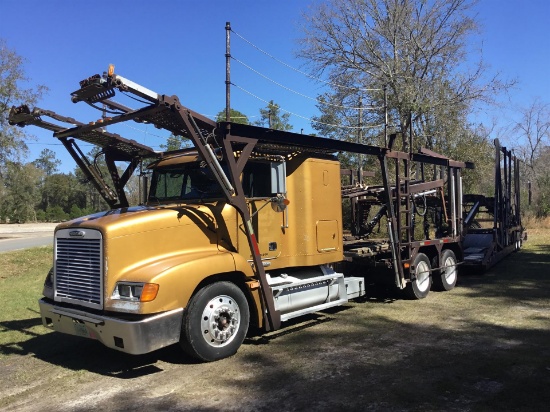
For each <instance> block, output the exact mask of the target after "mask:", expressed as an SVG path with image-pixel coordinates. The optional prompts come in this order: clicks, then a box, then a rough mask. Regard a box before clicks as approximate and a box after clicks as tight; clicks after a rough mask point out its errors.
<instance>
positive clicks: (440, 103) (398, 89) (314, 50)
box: [298, 0, 511, 150]
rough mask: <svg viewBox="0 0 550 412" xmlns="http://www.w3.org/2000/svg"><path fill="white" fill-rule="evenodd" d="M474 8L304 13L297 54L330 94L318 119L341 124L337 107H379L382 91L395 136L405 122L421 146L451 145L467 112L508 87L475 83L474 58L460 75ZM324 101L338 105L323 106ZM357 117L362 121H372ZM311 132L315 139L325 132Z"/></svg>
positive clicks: (331, 6) (354, 4)
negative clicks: (325, 79) (323, 79)
mask: <svg viewBox="0 0 550 412" xmlns="http://www.w3.org/2000/svg"><path fill="white" fill-rule="evenodd" d="M474 4H475V1H470V0H433V1H429V2H428V1H424V0H328V1H327V2H326V3H321V4H319V5H318V6H316V7H315V8H314V9H313V10H311V11H309V12H308V14H307V15H304V19H305V22H306V23H305V27H304V32H305V36H304V38H303V39H302V43H301V50H300V51H299V53H298V55H299V56H300V57H303V58H305V59H306V60H307V61H308V62H309V63H310V64H311V68H312V72H313V74H315V75H321V74H325V75H326V76H328V79H329V85H330V86H329V87H330V89H331V92H329V93H327V94H325V95H323V96H322V99H323V101H322V104H320V106H319V107H320V108H321V113H322V115H321V116H320V118H319V119H318V120H323V118H324V119H328V118H331V117H332V118H333V120H334V118H336V119H338V118H345V117H346V116H347V117H348V118H349V115H350V113H346V114H345V115H344V113H343V109H341V108H338V107H339V106H350V105H351V106H357V101H358V100H359V96H362V97H363V100H364V101H365V102H369V104H371V105H373V106H382V105H383V102H384V101H383V92H381V89H383V88H384V87H387V95H388V106H389V108H390V118H391V122H392V123H393V124H394V125H395V127H396V128H397V130H398V131H400V132H401V133H403V135H405V134H407V133H408V130H409V126H410V121H411V120H412V124H413V127H414V130H415V131H416V134H417V135H418V136H421V137H422V143H423V145H425V146H427V147H429V148H431V149H435V150H437V149H438V146H441V144H442V141H443V140H447V139H451V140H452V139H456V138H459V137H460V135H462V134H464V131H465V129H467V120H466V116H467V115H468V113H469V112H470V111H471V109H472V106H473V105H474V104H475V103H477V102H485V103H490V102H492V101H493V98H494V97H495V94H496V92H498V91H501V90H505V89H506V88H507V87H509V86H510V85H511V84H510V83H508V84H506V83H503V82H501V81H500V80H499V79H498V77H496V76H495V77H493V78H491V79H489V80H488V81H483V79H485V78H486V75H487V72H486V67H485V65H484V63H483V60H482V59H481V58H480V59H479V60H478V61H477V63H475V64H473V65H472V66H470V68H469V69H465V62H466V61H471V57H472V55H471V54H470V50H469V49H468V47H467V45H468V44H469V40H470V38H471V37H472V36H473V35H474V34H475V33H476V32H477V30H478V25H477V22H476V20H475V19H474V18H473V17H472V13H471V11H472V7H473V5H474ZM326 101H333V102H338V103H341V104H340V105H338V104H335V105H328V106H327V105H325V104H324V103H325V102H326ZM364 113H365V116H367V117H366V120H367V121H368V120H375V119H373V114H372V113H370V112H366V111H365V112H364ZM369 114H370V119H369V117H368V116H369ZM411 114H412V117H411ZM324 123H328V122H324ZM343 123H345V121H344V122H343ZM314 127H315V128H316V129H318V130H320V131H321V132H325V131H327V128H330V126H326V125H323V124H317V125H314ZM366 136H367V137H368V136H369V135H368V134H366Z"/></svg>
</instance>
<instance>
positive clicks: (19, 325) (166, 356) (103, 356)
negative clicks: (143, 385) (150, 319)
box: [0, 317, 198, 379]
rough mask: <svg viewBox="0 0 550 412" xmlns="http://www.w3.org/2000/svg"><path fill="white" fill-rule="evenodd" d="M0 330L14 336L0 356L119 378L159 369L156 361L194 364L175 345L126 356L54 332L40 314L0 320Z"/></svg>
mask: <svg viewBox="0 0 550 412" xmlns="http://www.w3.org/2000/svg"><path fill="white" fill-rule="evenodd" d="M0 332H5V333H6V334H8V333H9V334H10V336H15V338H14V339H12V340H11V342H9V341H8V342H6V343H2V344H0V355H3V356H10V355H11V356H14V355H15V356H17V355H19V356H29V355H30V356H34V357H35V358H37V359H40V360H42V361H44V362H47V363H50V364H52V365H56V366H60V367H62V368H66V369H70V370H74V371H78V370H87V371H90V372H93V373H97V374H100V375H105V376H111V377H116V378H120V379H133V378H137V377H140V376H145V375H151V374H154V373H158V372H162V370H163V369H162V368H161V367H159V366H158V365H157V363H159V361H163V362H167V363H171V364H195V363H198V361H196V360H195V359H193V358H191V357H189V356H187V355H185V354H184V353H183V352H182V351H181V350H180V348H179V347H178V346H177V345H173V346H171V347H167V348H164V349H160V350H157V351H155V352H152V353H149V354H146V355H128V354H126V353H123V352H118V351H116V350H112V349H109V348H107V347H105V346H103V345H102V344H101V343H100V342H98V341H94V340H89V339H83V338H79V337H76V336H71V335H64V334H60V333H55V332H52V331H49V330H47V329H46V328H44V327H42V321H41V319H40V317H33V318H29V319H23V320H13V321H4V322H0Z"/></svg>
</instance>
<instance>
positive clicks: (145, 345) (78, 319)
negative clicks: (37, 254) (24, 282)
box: [38, 299, 183, 355]
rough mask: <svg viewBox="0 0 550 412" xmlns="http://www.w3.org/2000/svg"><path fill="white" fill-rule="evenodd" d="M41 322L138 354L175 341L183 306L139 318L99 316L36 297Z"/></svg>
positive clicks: (71, 333) (179, 327) (176, 340)
mask: <svg viewBox="0 0 550 412" xmlns="http://www.w3.org/2000/svg"><path fill="white" fill-rule="evenodd" d="M38 303H39V305H40V314H41V317H42V323H43V325H44V326H46V327H48V328H50V329H53V330H55V331H57V332H61V333H66V334H69V335H74V336H82V337H85V338H88V339H95V340H99V341H100V342H101V343H103V344H104V345H105V346H107V347H109V348H112V349H116V350H119V351H122V352H126V353H130V354H132V355H141V354H143V353H148V352H152V351H154V350H156V349H160V348H163V347H165V346H169V345H172V344H174V343H177V342H178V341H179V339H180V333H181V321H182V316H183V309H181V308H180V309H175V310H172V311H169V312H163V313H159V314H155V315H151V316H150V317H147V318H145V319H143V320H139V321H127V320H122V319H117V318H113V317H108V316H100V315H95V314H91V313H88V312H84V311H79V310H75V309H67V308H62V307H59V306H55V305H53V304H51V303H50V302H48V301H46V300H45V299H40V300H39V301H38Z"/></svg>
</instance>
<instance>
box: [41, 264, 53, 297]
mask: <svg viewBox="0 0 550 412" xmlns="http://www.w3.org/2000/svg"><path fill="white" fill-rule="evenodd" d="M42 295H44V296H45V297H47V298H50V299H53V298H54V294H53V268H51V269H50V271H49V272H48V275H47V276H46V280H45V281H44V288H43V289H42Z"/></svg>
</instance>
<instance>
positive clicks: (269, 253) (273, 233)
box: [238, 162, 284, 267]
mask: <svg viewBox="0 0 550 412" xmlns="http://www.w3.org/2000/svg"><path fill="white" fill-rule="evenodd" d="M242 184H243V189H244V192H245V194H246V198H247V204H248V208H249V211H250V216H251V218H252V227H253V229H254V233H255V234H256V239H257V241H258V247H259V249H260V255H261V257H262V261H263V262H264V266H265V267H273V266H275V261H276V260H277V258H279V257H280V256H281V253H282V250H283V242H284V232H283V230H284V228H283V223H284V222H283V213H282V212H281V211H280V210H279V208H278V207H277V204H276V202H274V201H273V199H274V197H275V196H276V194H275V193H272V190H273V189H272V184H271V164H270V162H249V164H247V165H246V166H245V168H244V171H243V175H242ZM238 229H239V235H238V239H239V253H241V254H243V255H245V256H247V259H252V256H251V253H250V248H249V245H248V240H247V238H246V234H245V231H244V227H243V223H242V221H241V219H240V218H239V228H238Z"/></svg>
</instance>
